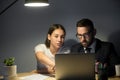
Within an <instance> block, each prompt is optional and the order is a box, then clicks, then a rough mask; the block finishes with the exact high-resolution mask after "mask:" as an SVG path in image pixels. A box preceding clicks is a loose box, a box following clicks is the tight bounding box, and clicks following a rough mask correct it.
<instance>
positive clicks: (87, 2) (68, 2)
mask: <svg viewBox="0 0 120 80" xmlns="http://www.w3.org/2000/svg"><path fill="white" fill-rule="evenodd" d="M49 2H50V6H48V7H41V8H29V7H25V6H24V5H23V4H24V0H19V1H18V2H16V3H15V4H14V5H13V6H12V7H10V8H9V9H8V10H7V11H6V12H4V13H3V14H2V15H0V59H1V60H0V62H2V60H3V59H4V58H6V57H12V56H14V57H15V58H16V64H17V65H18V72H26V71H31V70H33V69H35V68H36V59H35V56H34V47H35V46H36V45H37V44H38V43H44V40H45V38H46V33H47V31H48V28H49V26H50V25H51V24H53V23H60V24H62V25H64V26H65V28H66V30H67V36H66V40H68V39H75V40H76V37H75V32H76V31H75V30H76V29H75V25H76V21H78V20H79V19H81V18H90V19H91V20H93V22H94V23H95V27H96V29H97V35H96V37H98V38H100V39H102V40H105V41H110V42H113V43H114V45H115V47H116V50H117V52H118V54H119V55H120V38H119V34H120V26H119V25H120V15H119V14H120V5H119V3H120V1H119V0H49ZM0 9H1V8H0ZM114 41H115V42H114ZM0 65H1V66H2V65H3V64H2V63H0Z"/></svg>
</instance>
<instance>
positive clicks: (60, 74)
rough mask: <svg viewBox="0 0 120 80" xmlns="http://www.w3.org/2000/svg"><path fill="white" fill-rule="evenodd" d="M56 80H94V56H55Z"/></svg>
mask: <svg viewBox="0 0 120 80" xmlns="http://www.w3.org/2000/svg"><path fill="white" fill-rule="evenodd" d="M55 64H56V71H55V78H56V80H95V68H94V67H95V65H94V64H95V56H94V54H91V53H89V54H80V53H70V54H56V56H55Z"/></svg>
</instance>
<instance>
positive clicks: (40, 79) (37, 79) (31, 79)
mask: <svg viewBox="0 0 120 80" xmlns="http://www.w3.org/2000/svg"><path fill="white" fill-rule="evenodd" d="M48 77H50V76H48V75H43V74H33V75H29V76H25V77H20V80H45V79H46V78H48Z"/></svg>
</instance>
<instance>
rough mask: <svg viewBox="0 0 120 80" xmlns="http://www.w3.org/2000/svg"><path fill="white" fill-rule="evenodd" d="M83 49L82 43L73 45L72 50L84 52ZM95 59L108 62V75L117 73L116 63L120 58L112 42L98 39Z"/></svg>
mask: <svg viewBox="0 0 120 80" xmlns="http://www.w3.org/2000/svg"><path fill="white" fill-rule="evenodd" d="M83 51H84V50H83V46H82V45H81V44H80V43H78V44H75V45H73V46H72V47H71V52H80V53H83ZM95 59H96V60H97V61H99V62H102V63H107V64H108V76H113V75H115V67H114V65H115V64H117V63H118V58H117V53H116V51H115V48H114V46H113V44H112V43H110V42H103V41H101V40H99V39H96V48H95Z"/></svg>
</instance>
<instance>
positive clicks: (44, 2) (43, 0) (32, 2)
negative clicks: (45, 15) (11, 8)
mask: <svg viewBox="0 0 120 80" xmlns="http://www.w3.org/2000/svg"><path fill="white" fill-rule="evenodd" d="M24 5H25V6H30V7H41V6H49V3H48V0H25V4H24Z"/></svg>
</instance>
